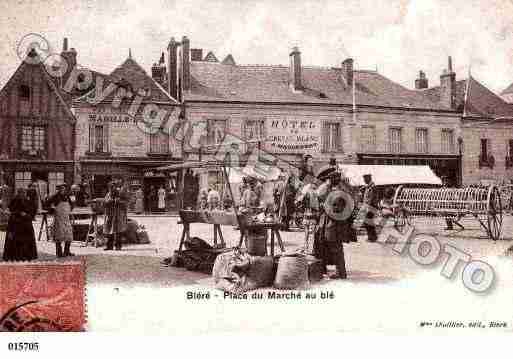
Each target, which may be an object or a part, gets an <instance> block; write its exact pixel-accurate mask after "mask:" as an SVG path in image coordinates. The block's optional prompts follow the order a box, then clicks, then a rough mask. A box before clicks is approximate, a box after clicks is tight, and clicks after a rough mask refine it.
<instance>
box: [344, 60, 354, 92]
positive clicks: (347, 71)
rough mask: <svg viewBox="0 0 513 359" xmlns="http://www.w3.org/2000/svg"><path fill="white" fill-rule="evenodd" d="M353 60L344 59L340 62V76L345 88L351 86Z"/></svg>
mask: <svg viewBox="0 0 513 359" xmlns="http://www.w3.org/2000/svg"><path fill="white" fill-rule="evenodd" d="M353 63H354V61H353V59H351V58H349V59H345V60H344V61H342V74H343V75H344V78H345V79H346V81H347V86H348V87H352V86H353Z"/></svg>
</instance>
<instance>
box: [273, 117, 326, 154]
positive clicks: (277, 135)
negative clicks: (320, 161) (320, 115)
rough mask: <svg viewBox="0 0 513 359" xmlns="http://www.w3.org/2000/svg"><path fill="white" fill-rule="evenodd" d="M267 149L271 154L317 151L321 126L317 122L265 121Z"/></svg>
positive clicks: (300, 120)
mask: <svg viewBox="0 0 513 359" xmlns="http://www.w3.org/2000/svg"><path fill="white" fill-rule="evenodd" d="M266 122H267V139H266V145H267V146H268V147H267V149H268V150H269V151H271V152H282V153H298V152H299V153H305V152H315V151H319V149H320V145H321V126H320V123H319V121H317V120H313V119H312V120H303V119H283V120H267V121H266Z"/></svg>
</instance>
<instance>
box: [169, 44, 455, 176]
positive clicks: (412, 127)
mask: <svg viewBox="0 0 513 359" xmlns="http://www.w3.org/2000/svg"><path fill="white" fill-rule="evenodd" d="M202 53H203V50H202V49H190V43H189V39H188V38H186V37H184V38H183V39H182V41H181V42H179V43H178V42H176V41H175V40H174V39H172V40H171V41H170V43H169V46H168V70H167V76H166V78H167V82H168V88H169V92H170V94H171V96H175V97H176V98H177V99H178V100H179V101H180V102H181V103H183V104H184V108H185V118H186V119H187V120H188V121H189V122H190V124H191V126H192V127H195V128H201V129H202V130H203V131H204V136H202V139H203V142H201V143H200V144H199V145H198V144H196V148H192V147H194V146H192V147H190V148H189V147H187V146H185V147H184V160H188V159H195V160H197V159H198V157H199V154H198V148H197V147H201V148H202V151H201V152H202V156H203V158H206V159H211V160H212V159H213V158H214V155H213V153H212V151H213V150H215V145H216V144H220V143H222V141H223V136H224V135H225V134H229V135H230V136H234V137H236V138H239V139H241V140H242V141H244V142H246V141H249V142H250V143H252V144H253V145H249V146H242V147H241V149H242V152H247V151H248V147H249V148H250V149H251V148H254V147H255V146H257V145H258V146H259V148H260V149H262V150H265V151H266V152H268V153H271V154H272V155H275V156H278V157H280V158H282V159H284V160H286V161H289V162H291V163H293V164H294V165H296V166H298V167H299V166H301V162H302V158H303V156H304V155H305V154H311V155H312V156H313V162H314V169H318V168H320V167H322V166H323V165H325V164H327V163H328V161H329V159H330V158H331V157H335V158H336V159H337V160H338V161H339V162H341V163H353V164H354V163H360V164H404V165H408V164H415V165H420V164H426V165H430V166H431V167H432V168H433V169H434V170H435V172H436V173H437V174H438V175H444V176H449V177H451V178H452V179H453V181H454V183H455V184H456V183H460V182H461V161H460V153H459V151H458V146H457V141H458V140H457V139H458V137H459V136H460V132H461V127H460V120H461V114H460V113H458V111H457V110H455V109H453V108H452V107H450V106H446V105H445V104H444V103H443V102H441V101H432V100H431V98H430V97H429V96H426V95H425V94H424V93H423V92H422V91H419V90H410V89H407V88H405V87H403V86H401V85H399V84H397V83H394V82H393V81H391V80H389V79H388V78H386V77H384V76H383V75H381V74H379V73H378V72H376V71H363V70H354V69H353V60H352V59H346V60H344V61H342V62H341V64H340V66H337V67H332V68H321V67H310V66H303V65H302V64H301V53H300V51H299V49H297V48H294V49H292V51H291V52H290V55H289V63H290V65H289V66H278V65H237V64H236V63H235V60H234V59H233V56H232V55H228V56H227V57H226V58H225V60H224V61H222V62H219V61H218V60H217V58H216V57H215V56H213V53H212V52H209V55H211V56H206V57H202ZM227 59H228V60H229V61H228V60H227ZM424 80H425V79H424ZM425 81H426V84H427V80H425ZM420 85H422V81H421V84H420ZM208 178H210V179H208ZM208 178H207V179H205V178H204V177H203V180H202V183H203V185H207V184H208V183H212V182H215V181H216V178H217V175H216V174H215V173H211V174H209V176H208Z"/></svg>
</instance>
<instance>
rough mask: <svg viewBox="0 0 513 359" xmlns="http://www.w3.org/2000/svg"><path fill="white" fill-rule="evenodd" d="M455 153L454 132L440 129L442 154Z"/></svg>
mask: <svg viewBox="0 0 513 359" xmlns="http://www.w3.org/2000/svg"><path fill="white" fill-rule="evenodd" d="M454 152H456V148H455V142H454V131H453V130H451V129H447V128H444V129H442V153H454Z"/></svg>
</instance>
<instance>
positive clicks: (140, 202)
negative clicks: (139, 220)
mask: <svg viewBox="0 0 513 359" xmlns="http://www.w3.org/2000/svg"><path fill="white" fill-rule="evenodd" d="M143 212H144V192H143V190H142V188H141V187H139V189H138V190H137V191H135V213H137V214H141V213H143Z"/></svg>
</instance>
